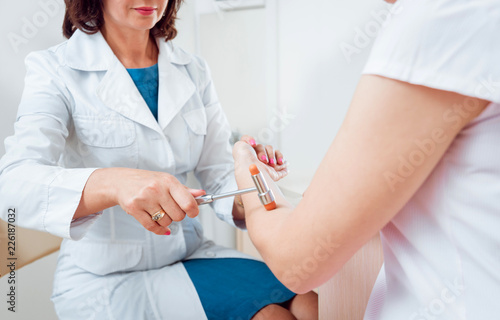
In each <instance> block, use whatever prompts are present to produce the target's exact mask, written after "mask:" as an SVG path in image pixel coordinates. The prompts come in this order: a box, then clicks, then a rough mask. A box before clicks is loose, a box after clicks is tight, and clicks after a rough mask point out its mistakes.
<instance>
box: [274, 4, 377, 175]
mask: <svg viewBox="0 0 500 320" xmlns="http://www.w3.org/2000/svg"><path fill="white" fill-rule="evenodd" d="M278 3H279V8H278V33H279V36H278V38H279V44H278V45H279V86H278V88H279V89H278V90H279V93H278V96H279V98H278V99H279V101H278V104H279V106H280V108H281V109H282V110H283V111H284V112H285V113H286V114H289V115H290V116H294V118H293V120H291V122H290V123H289V125H288V126H287V127H286V128H285V130H284V131H283V132H282V135H281V144H282V145H281V147H282V149H283V151H284V152H285V156H286V157H287V158H288V160H289V161H290V162H291V166H292V169H293V170H294V171H293V172H294V173H295V174H296V175H297V176H299V177H302V178H303V179H305V180H310V178H311V177H312V175H313V173H314V172H315V169H316V168H317V167H318V165H319V163H320V161H321V159H322V158H323V155H324V154H325V152H326V150H327V149H328V147H329V145H330V143H331V142H332V141H333V138H334V137H335V134H336V133H337V131H338V129H339V128H340V124H341V123H342V120H343V118H344V116H345V113H346V111H347V108H348V106H349V103H350V100H351V98H352V95H353V93H354V90H355V87H356V84H357V82H358V80H359V78H360V73H361V71H362V68H363V65H364V64H365V62H366V59H367V57H368V55H369V52H370V47H371V46H370V44H371V42H372V39H373V38H369V39H368V40H367V41H365V43H362V45H363V46H365V45H366V47H365V48H361V46H358V48H359V51H360V52H359V53H357V54H353V55H352V56H349V57H350V61H349V60H348V59H346V56H345V55H344V54H343V52H342V50H341V45H345V44H351V45H354V42H355V36H356V28H360V29H361V30H364V29H365V27H366V25H367V24H368V25H369V26H370V27H373V28H375V27H376V26H377V24H378V25H379V26H380V23H378V22H376V20H374V18H373V17H372V16H371V13H372V12H378V10H379V8H381V7H382V8H384V7H386V5H385V4H384V3H383V2H382V1H377V0H357V1H324V0H308V1H307V5H304V3H306V2H304V1H301V0H279V1H278ZM356 40H359V39H357V38H356ZM292 179H293V178H292Z"/></svg>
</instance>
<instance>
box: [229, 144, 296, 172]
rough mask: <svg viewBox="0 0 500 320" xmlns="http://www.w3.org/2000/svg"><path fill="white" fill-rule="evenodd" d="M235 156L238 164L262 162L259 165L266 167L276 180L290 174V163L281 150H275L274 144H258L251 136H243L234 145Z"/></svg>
mask: <svg viewBox="0 0 500 320" xmlns="http://www.w3.org/2000/svg"><path fill="white" fill-rule="evenodd" d="M233 158H234V160H235V165H236V166H238V165H245V166H247V165H250V164H252V163H257V162H260V164H261V165H260V166H259V167H260V168H265V170H267V173H268V174H269V176H270V177H271V178H272V179H273V180H274V181H278V180H280V179H283V178H284V177H286V176H287V175H288V163H287V162H286V161H285V159H284V158H283V154H282V153H281V152H280V151H279V150H274V148H273V146H270V145H267V146H264V145H261V144H257V143H256V142H255V139H254V138H252V137H251V136H247V135H245V136H243V137H241V140H240V141H238V142H237V143H236V144H235V145H234V149H233Z"/></svg>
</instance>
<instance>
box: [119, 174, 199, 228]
mask: <svg viewBox="0 0 500 320" xmlns="http://www.w3.org/2000/svg"><path fill="white" fill-rule="evenodd" d="M116 170H119V171H120V172H117V173H118V175H117V177H119V181H117V185H116V186H115V188H114V189H115V191H114V199H115V201H116V203H117V204H119V205H120V206H121V207H122V209H123V210H124V211H125V212H127V213H128V214H130V215H131V216H133V217H134V218H135V219H136V220H137V221H139V222H140V223H141V224H142V225H143V226H144V227H145V228H146V229H147V230H149V231H151V232H154V233H155V234H158V235H170V229H169V228H168V226H169V225H170V224H171V223H172V221H182V220H183V219H184V218H185V217H186V215H187V216H188V217H190V218H194V217H196V216H197V215H198V214H199V208H198V204H197V203H196V200H195V199H194V197H197V196H201V195H204V194H205V191H203V190H194V189H188V188H187V187H186V186H184V185H183V184H181V183H180V182H179V180H177V178H175V177H174V176H173V175H170V174H168V173H164V172H155V171H146V170H138V169H128V168H116ZM155 215H158V218H159V219H158V220H156V221H154V220H153V217H154V216H155Z"/></svg>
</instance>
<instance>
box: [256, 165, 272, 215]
mask: <svg viewBox="0 0 500 320" xmlns="http://www.w3.org/2000/svg"><path fill="white" fill-rule="evenodd" d="M250 173H251V174H252V179H253V182H254V183H255V187H256V188H257V191H258V193H259V199H260V202H262V204H263V205H264V208H266V210H267V211H271V210H274V209H276V201H275V200H274V194H273V191H272V190H271V189H269V186H268V185H267V183H266V180H264V176H263V175H262V173H260V171H259V168H257V166H256V165H255V164H252V165H251V166H250Z"/></svg>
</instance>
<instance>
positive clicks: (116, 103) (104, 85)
mask: <svg viewBox="0 0 500 320" xmlns="http://www.w3.org/2000/svg"><path fill="white" fill-rule="evenodd" d="M114 60H115V61H114V63H112V64H111V66H110V68H109V69H108V71H107V72H106V75H105V76H104V77H103V79H102V80H101V82H100V83H99V86H98V88H97V91H96V93H97V96H98V97H99V99H101V101H102V102H103V103H104V104H105V105H106V106H107V107H108V108H110V109H113V110H115V111H116V112H118V113H120V114H122V115H123V116H125V117H127V118H129V119H131V120H133V121H135V122H138V123H140V124H142V125H144V126H146V127H148V128H151V129H153V130H155V131H157V132H159V133H161V134H163V132H162V130H161V128H160V126H159V125H158V122H156V119H155V118H154V116H153V114H152V113H151V110H150V109H149V107H148V105H147V104H146V101H144V99H143V97H142V95H141V93H140V92H139V90H138V89H137V87H136V85H135V83H134V81H133V80H132V78H131V77H130V75H129V74H128V72H127V70H126V69H125V67H124V66H123V65H122V64H121V63H120V61H119V60H118V59H117V58H115V59H114Z"/></svg>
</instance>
